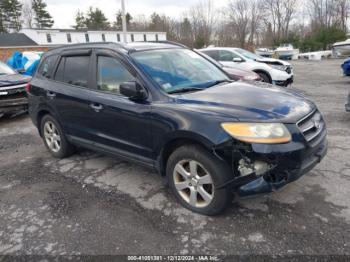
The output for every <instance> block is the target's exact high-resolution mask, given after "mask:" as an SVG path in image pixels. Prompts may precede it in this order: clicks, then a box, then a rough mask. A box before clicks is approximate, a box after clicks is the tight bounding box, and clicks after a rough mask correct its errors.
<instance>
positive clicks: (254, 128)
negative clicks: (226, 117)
mask: <svg viewBox="0 0 350 262" xmlns="http://www.w3.org/2000/svg"><path fill="white" fill-rule="evenodd" d="M221 126H222V128H223V129H224V130H225V131H226V132H227V133H228V134H230V135H231V136H232V137H234V138H236V139H238V140H240V141H243V142H248V143H259V144H282V143H288V142H290V141H291V135H290V133H289V131H288V129H287V128H286V127H285V125H283V124H279V123H222V124H221Z"/></svg>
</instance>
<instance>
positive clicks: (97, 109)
mask: <svg viewBox="0 0 350 262" xmlns="http://www.w3.org/2000/svg"><path fill="white" fill-rule="evenodd" d="M90 107H91V108H92V109H93V110H95V112H97V113H98V112H100V111H101V110H102V109H103V106H102V105H101V104H97V103H92V104H90Z"/></svg>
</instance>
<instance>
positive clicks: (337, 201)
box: [0, 60, 350, 255]
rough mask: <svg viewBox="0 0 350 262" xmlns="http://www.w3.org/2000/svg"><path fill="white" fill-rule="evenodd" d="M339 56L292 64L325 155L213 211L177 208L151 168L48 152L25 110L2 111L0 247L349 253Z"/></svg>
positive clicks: (347, 150)
mask: <svg viewBox="0 0 350 262" xmlns="http://www.w3.org/2000/svg"><path fill="white" fill-rule="evenodd" d="M340 63H341V61H340V60H331V61H324V62H293V64H294V65H295V75H296V83H295V84H294V85H293V88H295V89H298V90H301V91H302V92H304V93H305V94H306V95H307V96H308V97H310V98H311V99H313V100H314V101H316V103H317V105H318V106H319V108H320V110H321V112H322V113H323V114H324V117H325V119H326V122H327V125H328V130H329V146H330V148H329V153H328V155H327V157H326V158H325V159H324V160H323V162H322V163H321V164H319V165H318V166H317V167H316V168H315V169H314V170H313V171H312V172H310V173H309V174H307V175H306V176H304V177H302V178H301V179H300V180H298V181H296V182H294V183H292V184H290V185H288V186H287V187H285V188H283V189H282V190H281V191H279V192H276V193H273V194H270V195H265V196H258V197H253V198H249V199H235V200H234V202H233V203H232V205H231V207H230V208H229V209H228V210H227V212H225V213H224V214H222V215H220V216H218V217H205V216H201V215H197V214H194V213H191V212H190V211H187V210H185V209H184V208H182V207H181V206H180V205H179V204H177V203H176V202H175V200H174V198H173V197H172V195H171V194H170V193H169V191H168V189H167V187H166V186H165V184H164V181H163V180H162V179H161V178H160V177H158V175H157V174H155V173H154V172H153V171H151V170H145V169H144V168H143V167H140V166H137V165H135V164H132V163H128V162H125V161H122V160H120V159H117V158H110V157H106V156H103V155H99V154H96V153H93V152H88V151H80V152H79V153H78V154H76V155H74V156H72V157H70V158H68V159H64V160H57V159H54V158H52V157H51V156H50V155H49V154H48V153H47V151H46V149H45V147H44V145H43V143H42V141H41V139H40V138H39V135H38V134H37V131H36V129H35V128H34V126H33V125H32V123H31V121H30V119H29V118H28V117H27V116H22V117H18V118H16V119H1V120H0V159H1V161H0V254H36V255H74V254H84V255H96V254H143V255H145V254H149V255H156V254H157V255H160V254H203V253H206V254H221V255H229V254H239V255H247V254H268V255H294V254H309V255H312V254H324V255H334V254H348V255H350V225H349V224H350V162H349V159H350V142H349V141H350V131H349V130H350V113H346V112H345V110H344V103H345V98H346V95H347V93H348V92H349V90H350V88H349V86H350V80H349V79H348V78H344V77H342V76H341V71H340V68H339V65H340Z"/></svg>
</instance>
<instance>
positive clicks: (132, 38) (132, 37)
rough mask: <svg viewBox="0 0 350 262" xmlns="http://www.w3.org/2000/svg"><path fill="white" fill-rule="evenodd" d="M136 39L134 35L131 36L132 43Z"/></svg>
mask: <svg viewBox="0 0 350 262" xmlns="http://www.w3.org/2000/svg"><path fill="white" fill-rule="evenodd" d="M134 41H135V39H134V34H131V42H134Z"/></svg>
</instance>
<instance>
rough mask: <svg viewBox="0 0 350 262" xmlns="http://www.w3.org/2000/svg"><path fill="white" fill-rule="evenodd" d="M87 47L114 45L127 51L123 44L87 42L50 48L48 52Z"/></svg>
mask: <svg viewBox="0 0 350 262" xmlns="http://www.w3.org/2000/svg"><path fill="white" fill-rule="evenodd" d="M89 45H92V46H93V45H116V46H118V47H120V48H123V49H125V50H128V48H127V47H125V46H124V45H123V44H119V43H115V42H91V43H90V42H89V43H78V44H68V45H60V46H56V47H52V48H50V49H49V50H50V51H51V50H56V49H64V48H70V47H84V46H89Z"/></svg>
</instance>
